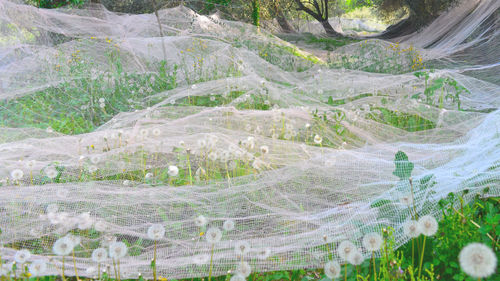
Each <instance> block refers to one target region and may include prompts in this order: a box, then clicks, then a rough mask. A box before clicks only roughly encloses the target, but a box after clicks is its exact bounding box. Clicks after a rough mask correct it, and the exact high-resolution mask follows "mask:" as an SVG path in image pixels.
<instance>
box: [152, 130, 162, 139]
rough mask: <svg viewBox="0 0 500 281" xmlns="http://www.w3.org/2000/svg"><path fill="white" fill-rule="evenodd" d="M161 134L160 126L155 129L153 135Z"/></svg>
mask: <svg viewBox="0 0 500 281" xmlns="http://www.w3.org/2000/svg"><path fill="white" fill-rule="evenodd" d="M160 134H161V130H160V129H158V128H154V129H153V136H155V137H157V136H159V135H160Z"/></svg>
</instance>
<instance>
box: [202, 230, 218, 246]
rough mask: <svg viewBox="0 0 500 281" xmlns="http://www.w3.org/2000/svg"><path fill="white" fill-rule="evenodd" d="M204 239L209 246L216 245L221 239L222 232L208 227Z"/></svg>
mask: <svg viewBox="0 0 500 281" xmlns="http://www.w3.org/2000/svg"><path fill="white" fill-rule="evenodd" d="M205 238H206V239H207V242H208V243H210V244H215V243H218V242H220V240H221V238H222V232H221V231H220V229H219V228H217V227H210V228H209V229H208V230H207V233H205Z"/></svg>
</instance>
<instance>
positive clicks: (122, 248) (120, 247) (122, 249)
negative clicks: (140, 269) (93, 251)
mask: <svg viewBox="0 0 500 281" xmlns="http://www.w3.org/2000/svg"><path fill="white" fill-rule="evenodd" d="M126 254H127V245H125V243H123V242H114V243H111V245H109V257H110V258H113V259H120V258H123V257H124V256H125V255H126Z"/></svg>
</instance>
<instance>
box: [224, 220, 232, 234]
mask: <svg viewBox="0 0 500 281" xmlns="http://www.w3.org/2000/svg"><path fill="white" fill-rule="evenodd" d="M222 228H223V229H224V230H225V231H231V230H233V229H234V221H233V220H227V221H225V222H224V224H223V225H222Z"/></svg>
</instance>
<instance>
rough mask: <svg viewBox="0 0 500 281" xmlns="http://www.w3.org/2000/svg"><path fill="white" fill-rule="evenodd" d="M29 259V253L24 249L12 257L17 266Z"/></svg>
mask: <svg viewBox="0 0 500 281" xmlns="http://www.w3.org/2000/svg"><path fill="white" fill-rule="evenodd" d="M30 258H31V253H30V251H28V250H26V249H22V250H19V251H17V252H16V255H15V256H14V260H15V261H16V262H17V263H19V264H23V263H25V262H27V261H28V260H29V259H30Z"/></svg>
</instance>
